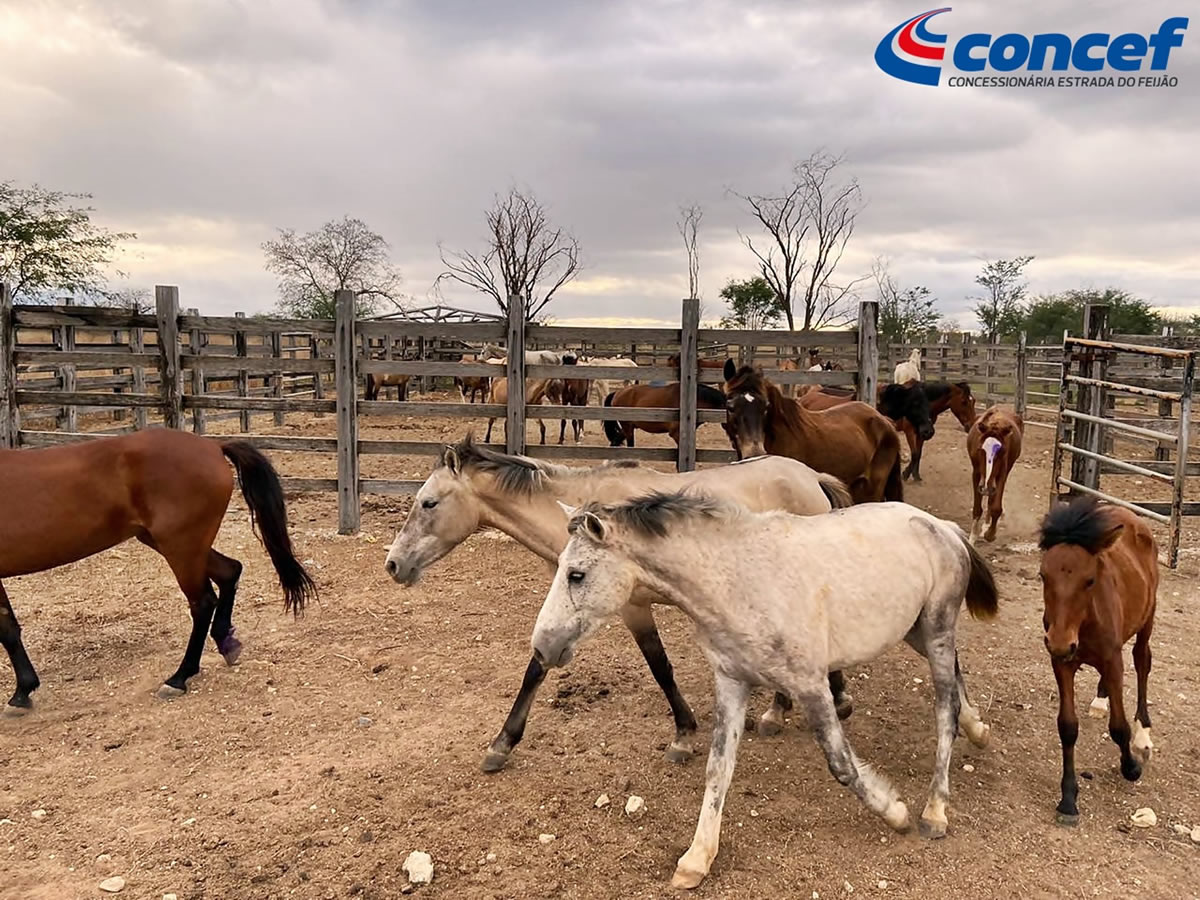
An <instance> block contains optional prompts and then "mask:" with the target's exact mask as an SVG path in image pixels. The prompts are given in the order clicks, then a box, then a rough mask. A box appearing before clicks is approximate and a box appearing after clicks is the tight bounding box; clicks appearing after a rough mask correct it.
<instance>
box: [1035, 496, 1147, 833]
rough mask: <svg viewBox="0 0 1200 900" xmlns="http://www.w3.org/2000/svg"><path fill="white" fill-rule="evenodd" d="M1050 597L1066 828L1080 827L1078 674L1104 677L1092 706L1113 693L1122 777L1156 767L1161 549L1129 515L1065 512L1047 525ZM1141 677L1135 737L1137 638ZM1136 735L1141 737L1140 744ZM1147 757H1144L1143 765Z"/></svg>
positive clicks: (1061, 815) (1079, 504)
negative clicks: (1131, 685)
mask: <svg viewBox="0 0 1200 900" xmlns="http://www.w3.org/2000/svg"><path fill="white" fill-rule="evenodd" d="M1039 546H1040V547H1041V548H1042V551H1043V554H1042V567H1041V579H1042V598H1043V601H1044V603H1045V613H1044V615H1043V616H1042V627H1043V628H1044V629H1045V631H1046V638H1045V643H1046V649H1047V650H1048V651H1050V663H1051V665H1052V666H1053V668H1054V680H1055V681H1056V682H1057V683H1058V736H1059V739H1060V740H1061V741H1062V798H1061V799H1060V800H1059V803H1058V822H1059V824H1060V825H1074V824H1076V823H1077V822H1078V821H1079V807H1078V805H1077V801H1078V798H1079V783H1078V782H1077V781H1076V779H1075V739H1076V738H1077V737H1078V735H1079V719H1078V717H1077V716H1076V713H1075V673H1076V672H1078V671H1079V667H1080V666H1083V665H1088V666H1091V667H1093V668H1094V669H1096V670H1098V671H1099V672H1100V690H1099V691H1098V692H1097V699H1096V700H1094V701H1093V702H1092V708H1093V709H1096V708H1097V706H1099V707H1100V709H1103V708H1104V706H1103V697H1104V695H1105V694H1107V696H1108V701H1109V703H1110V704H1111V709H1110V710H1109V712H1108V733H1109V735H1110V736H1111V737H1112V739H1113V741H1114V742H1115V743H1116V745H1117V746H1118V747H1120V748H1121V774H1122V775H1123V776H1125V778H1126V779H1127V780H1129V781H1137V780H1138V778H1140V777H1141V774H1142V766H1143V765H1145V764H1146V763H1147V762H1149V761H1150V754H1151V753H1152V752H1153V750H1154V744H1153V743H1152V742H1151V740H1150V711H1149V709H1148V707H1147V705H1146V682H1147V680H1148V679H1149V677H1150V632H1151V631H1153V629H1154V607H1155V594H1156V593H1157V592H1158V547H1157V546H1156V544H1155V541H1154V535H1153V534H1152V533H1151V531H1150V528H1149V526H1147V525H1146V523H1145V522H1144V521H1142V520H1141V519H1139V518H1138V517H1137V516H1136V515H1134V514H1133V513H1131V512H1129V511H1128V510H1124V509H1121V508H1120V507H1118V506H1112V505H1109V504H1107V503H1105V504H1101V503H1097V502H1096V500H1094V499H1093V498H1091V497H1082V498H1079V499H1077V500H1074V501H1072V502H1071V503H1069V504H1067V503H1064V504H1062V505H1060V506H1057V507H1055V508H1054V509H1052V510H1051V511H1050V513H1049V515H1047V516H1046V518H1045V519H1044V520H1043V522H1042V533H1041V541H1040V542H1039ZM1134 635H1137V640H1136V641H1135V642H1134V644H1133V667H1134V669H1135V670H1136V672H1137V712H1136V719H1135V722H1134V726H1135V728H1136V731H1134V732H1133V733H1132V735H1131V733H1130V728H1129V720H1128V719H1127V718H1126V717H1125V697H1124V693H1123V690H1124V685H1123V679H1124V674H1125V671H1124V664H1123V663H1122V661H1121V648H1122V647H1123V646H1124V645H1125V643H1126V641H1128V640H1129V639H1130V638H1131V637H1133V636H1134ZM1131 737H1132V740H1131ZM1135 756H1136V757H1139V758H1135Z"/></svg>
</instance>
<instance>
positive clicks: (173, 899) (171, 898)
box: [162, 894, 179, 900]
mask: <svg viewBox="0 0 1200 900" xmlns="http://www.w3.org/2000/svg"><path fill="white" fill-rule="evenodd" d="M162 900H179V897H178V896H177V895H175V894H163V895H162Z"/></svg>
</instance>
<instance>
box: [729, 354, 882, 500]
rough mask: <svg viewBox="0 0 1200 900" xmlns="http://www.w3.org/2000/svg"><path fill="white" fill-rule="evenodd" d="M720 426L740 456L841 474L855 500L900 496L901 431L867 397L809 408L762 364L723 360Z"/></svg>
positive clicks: (840, 476) (839, 476)
mask: <svg viewBox="0 0 1200 900" xmlns="http://www.w3.org/2000/svg"><path fill="white" fill-rule="evenodd" d="M724 374H725V396H726V397H727V398H728V402H727V405H726V411H727V418H726V424H725V431H726V433H727V434H728V435H729V440H730V443H732V444H733V448H734V450H736V451H737V453H738V456H739V457H743V458H744V457H751V456H761V455H763V454H765V453H771V454H775V455H777V456H790V457H791V458H792V459H798V460H800V462H802V463H806V464H808V465H809V466H811V467H812V468H814V469H816V470H817V471H818V472H825V473H827V474H829V475H835V476H837V477H838V478H840V479H841V480H842V481H843V482H845V483H846V485H847V486H848V487H849V488H850V495H851V496H852V497H854V502H855V503H865V502H870V501H878V500H903V499H904V482H903V479H902V478H901V477H900V436H899V435H898V434H896V429H895V428H893V427H892V425H891V423H890V422H888V420H887V419H886V418H884V417H883V416H882V415H880V414H879V413H878V412H877V411H875V410H874V409H872V408H871V407H870V406H869V405H867V404H866V403H859V402H857V401H855V402H851V403H843V404H842V405H840V406H835V407H833V408H832V409H826V410H821V411H813V410H809V409H805V407H804V405H803V404H801V403H799V402H798V401H796V400H792V399H791V398H789V397H785V396H783V394H782V393H781V392H780V390H779V388H778V387H777V386H776V385H775V384H773V383H772V382H771V381H769V380H768V379H767V378H765V377H764V376H763V373H762V370H761V369H757V368H751V367H750V366H742V367H741V368H740V369H739V368H738V367H737V366H736V365H735V364H734V362H733V360H732V359H731V360H728V361H727V362H726V363H725V373H724Z"/></svg>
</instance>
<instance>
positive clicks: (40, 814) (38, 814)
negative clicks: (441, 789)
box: [30, 809, 46, 819]
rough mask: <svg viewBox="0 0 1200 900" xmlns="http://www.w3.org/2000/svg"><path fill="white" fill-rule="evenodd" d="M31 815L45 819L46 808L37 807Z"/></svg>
mask: <svg viewBox="0 0 1200 900" xmlns="http://www.w3.org/2000/svg"><path fill="white" fill-rule="evenodd" d="M30 815H31V816H33V817H34V818H35V819H44V818H46V811H45V810H44V809H35V810H34V811H33V812H31V813H30Z"/></svg>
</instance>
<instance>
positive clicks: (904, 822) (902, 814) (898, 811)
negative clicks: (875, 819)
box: [883, 800, 912, 834]
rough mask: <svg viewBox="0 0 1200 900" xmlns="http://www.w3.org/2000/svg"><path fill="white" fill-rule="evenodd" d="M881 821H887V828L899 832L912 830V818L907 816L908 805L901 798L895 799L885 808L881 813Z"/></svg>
mask: <svg viewBox="0 0 1200 900" xmlns="http://www.w3.org/2000/svg"><path fill="white" fill-rule="evenodd" d="M883 821H884V822H886V823H887V826H888V828H890V829H892V831H895V832H898V833H900V834H905V833H907V832H909V831H911V830H912V819H910V818H909V817H908V807H907V806H905V805H904V801H902V800H896V801H895V802H894V803H892V805H891V806H889V807H888V808H887V811H886V812H885V813H884V814H883Z"/></svg>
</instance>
